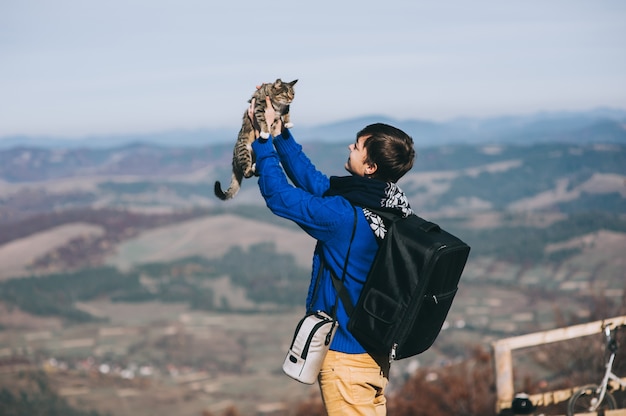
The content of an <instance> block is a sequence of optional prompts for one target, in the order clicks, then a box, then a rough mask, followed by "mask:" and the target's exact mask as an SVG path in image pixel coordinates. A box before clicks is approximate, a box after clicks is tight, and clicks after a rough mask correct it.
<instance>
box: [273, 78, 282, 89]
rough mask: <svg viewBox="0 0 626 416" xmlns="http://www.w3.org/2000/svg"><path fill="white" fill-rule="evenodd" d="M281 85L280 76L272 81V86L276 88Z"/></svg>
mask: <svg viewBox="0 0 626 416" xmlns="http://www.w3.org/2000/svg"><path fill="white" fill-rule="evenodd" d="M281 85H283V81H282V80H281V79H280V78H277V79H276V81H274V87H276V88H278V87H280V86H281Z"/></svg>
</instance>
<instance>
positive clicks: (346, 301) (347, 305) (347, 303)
mask: <svg viewBox="0 0 626 416" xmlns="http://www.w3.org/2000/svg"><path fill="white" fill-rule="evenodd" d="M367 209H368V210H369V211H371V212H373V213H374V214H376V215H378V216H380V217H382V218H384V219H387V220H388V221H389V222H390V223H391V222H394V221H397V220H399V219H400V218H402V217H401V216H400V215H398V214H394V213H392V212H389V211H381V210H378V209H373V208H369V207H368V208H367ZM331 276H332V278H333V286H334V287H335V290H336V291H337V293H339V297H340V298H341V302H343V308H344V309H345V310H346V313H347V314H348V317H350V316H351V315H352V312H353V311H354V304H353V303H352V299H350V294H349V293H348V292H346V291H345V290H343V284H342V282H340V281H339V278H338V277H337V276H336V275H335V273H333V272H332V271H331Z"/></svg>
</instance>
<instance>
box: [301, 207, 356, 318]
mask: <svg viewBox="0 0 626 416" xmlns="http://www.w3.org/2000/svg"><path fill="white" fill-rule="evenodd" d="M352 211H353V212H354V222H353V224H352V235H351V236H350V243H349V245H348V251H347V252H346V259H345V261H344V264H343V271H342V273H341V280H339V278H338V277H337V276H336V275H335V272H333V270H332V269H328V270H329V271H330V276H331V280H332V282H333V286H334V287H335V290H336V291H337V293H338V296H337V297H336V298H335V304H334V305H333V311H332V313H331V316H332V318H333V319H336V317H337V304H338V303H339V298H342V299H341V301H342V302H344V307H345V300H344V299H343V298H344V297H345V296H348V299H349V295H348V292H346V291H345V290H344V286H343V284H344V282H345V280H346V269H347V268H348V258H349V257H350V249H351V248H352V241H353V240H354V235H355V233H356V224H357V214H356V208H355V207H354V205H352ZM324 265H325V261H324V255H323V254H322V253H321V252H320V266H319V270H318V272H317V278H316V280H315V288H314V289H313V294H312V295H311V303H310V304H309V308H310V307H312V306H313V304H314V303H315V300H316V299H317V290H318V288H319V285H320V281H321V277H322V270H323V268H324ZM350 306H352V305H350ZM308 312H310V310H308Z"/></svg>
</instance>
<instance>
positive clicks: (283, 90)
mask: <svg viewBox="0 0 626 416" xmlns="http://www.w3.org/2000/svg"><path fill="white" fill-rule="evenodd" d="M296 82H298V80H297V79H296V80H294V81H291V82H282V81H281V80H280V79H277V80H276V81H275V82H273V83H268V84H263V85H261V87H260V88H259V89H257V90H256V91H255V92H254V94H253V95H252V98H251V99H250V100H248V102H252V99H254V100H255V105H254V117H255V118H256V120H257V122H258V124H259V127H260V128H261V137H263V138H268V137H269V134H270V133H269V132H270V130H271V126H272V125H273V124H274V123H275V122H276V121H278V120H279V118H282V121H283V125H284V126H285V127H291V126H292V125H293V124H292V123H291V120H290V116H289V104H291V102H292V101H293V98H294V88H293V86H294V85H295V83H296ZM266 96H269V97H270V100H271V102H272V106H273V107H274V110H275V111H276V119H275V120H272V121H271V123H269V125H268V122H267V121H266V120H265V106H266V103H265V97H266ZM255 139H256V137H255V134H254V127H253V126H252V121H251V120H250V117H249V116H248V110H246V112H245V113H244V114H243V120H242V123H241V129H240V130H239V135H238V136H237V141H236V142H235V147H234V148H233V162H232V163H233V170H232V176H231V181H230V186H229V188H228V189H227V190H226V191H222V186H221V184H220V182H219V181H216V182H215V189H214V190H215V195H216V196H217V197H218V198H219V199H221V200H223V201H225V200H227V199H231V198H232V197H234V196H235V195H236V194H237V192H239V189H241V181H242V180H243V178H249V177H251V176H253V175H254V174H255V165H254V162H255V158H254V152H252V142H253V141H254V140H255Z"/></svg>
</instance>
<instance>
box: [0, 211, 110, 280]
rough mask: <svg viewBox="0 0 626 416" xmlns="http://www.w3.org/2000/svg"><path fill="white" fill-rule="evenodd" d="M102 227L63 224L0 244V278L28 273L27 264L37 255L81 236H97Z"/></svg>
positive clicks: (101, 232)
mask: <svg viewBox="0 0 626 416" xmlns="http://www.w3.org/2000/svg"><path fill="white" fill-rule="evenodd" d="M103 233H104V230H103V229H102V227H100V226H97V225H92V224H86V223H74V224H65V225H61V226H58V227H54V228H50V229H48V230H46V231H42V232H39V233H36V234H33V235H31V236H28V237H25V238H20V239H18V240H14V241H11V242H9V243H7V244H3V245H1V246H0V265H2V266H1V267H0V280H4V279H8V278H10V277H19V276H23V275H25V274H27V273H28V270H27V269H28V266H29V265H30V264H31V263H32V262H33V261H34V260H35V259H36V258H38V257H40V256H43V255H44V254H46V253H48V252H50V251H52V250H54V249H55V248H57V247H61V246H63V245H65V244H66V243H68V242H69V241H70V240H72V239H74V238H77V237H83V236H99V235H102V234H103Z"/></svg>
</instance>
